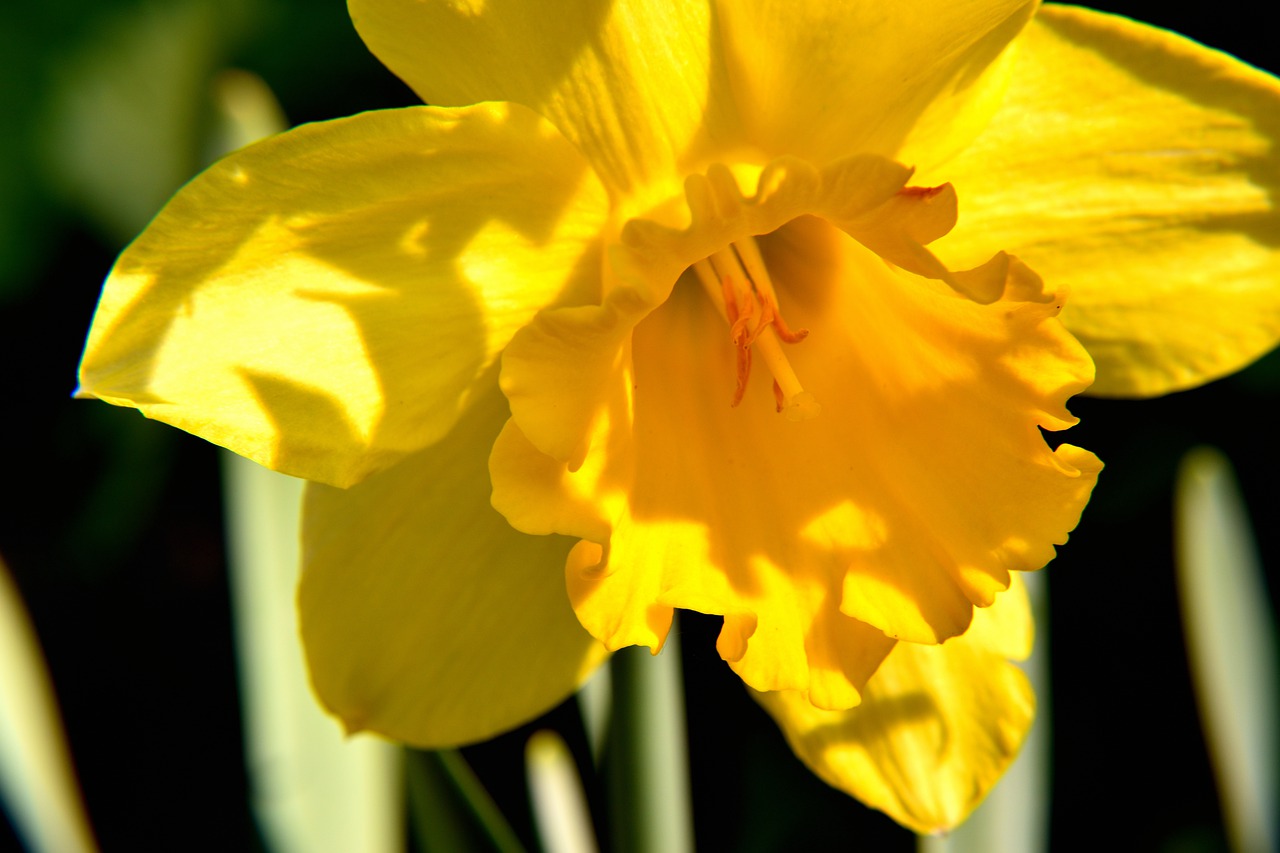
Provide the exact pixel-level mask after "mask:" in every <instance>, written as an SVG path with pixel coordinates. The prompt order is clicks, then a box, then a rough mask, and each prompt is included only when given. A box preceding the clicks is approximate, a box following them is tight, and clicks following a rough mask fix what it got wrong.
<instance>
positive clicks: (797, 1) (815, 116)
mask: <svg viewBox="0 0 1280 853" xmlns="http://www.w3.org/2000/svg"><path fill="white" fill-rule="evenodd" d="M1034 8H1035V4H1034V3H1029V2H1026V0H980V2H964V3H951V2H925V3H909V4H907V3H876V2H860V3H832V2H830V0H756V1H755V2H725V3H719V4H717V6H716V9H717V12H718V13H719V15H718V17H719V24H720V27H721V30H722V32H723V33H724V36H723V38H724V44H725V48H724V50H725V52H726V54H727V55H728V57H729V61H728V67H729V73H730V75H731V80H732V82H733V88H734V91H735V93H736V95H737V97H738V101H739V104H740V112H741V115H742V117H743V122H744V123H745V124H746V125H747V133H748V136H749V138H750V140H751V141H752V143H753V144H754V145H755V146H757V147H758V148H760V149H762V150H763V151H765V152H766V153H767V154H768V155H770V156H777V155H780V154H792V155H796V156H799V157H802V158H804V159H806V160H809V161H811V162H814V163H819V164H822V163H828V162H830V161H832V160H835V159H837V158H839V157H844V156H848V155H850V154H853V153H856V152H859V151H862V152H871V153H878V154H883V155H886V156H892V155H894V154H895V153H896V152H903V153H902V154H901V156H899V157H898V158H897V159H900V160H903V161H904V162H906V163H907V164H908V165H921V164H927V163H929V162H933V161H934V160H936V159H938V158H939V157H940V156H942V154H943V153H944V152H946V151H948V150H949V149H950V148H951V147H953V146H954V144H955V143H957V142H961V141H967V139H968V138H970V137H972V136H973V135H974V134H975V133H976V132H977V130H978V129H979V128H980V127H981V126H982V125H983V124H984V123H985V122H986V120H987V119H988V118H989V116H990V113H991V111H992V110H993V109H994V108H995V105H996V102H997V101H998V97H999V95H1000V94H1001V93H1002V92H1003V86H1004V77H1005V75H1006V74H1007V71H1008V69H1007V67H1005V66H1004V64H1003V63H1000V62H997V61H996V60H997V59H998V58H999V57H1000V55H1001V51H1002V50H1003V49H1004V47H1005V46H1006V45H1007V44H1008V43H1009V41H1010V40H1011V39H1012V38H1013V37H1014V36H1015V35H1016V34H1017V33H1018V31H1019V30H1020V29H1021V28H1022V27H1023V26H1024V25H1025V24H1026V22H1027V20H1028V19H1029V18H1030V17H1031V13H1032V10H1033V9H1034ZM993 63H994V65H993ZM987 71H990V72H992V73H990V74H988V73H986V72H987ZM909 134H910V137H911V141H910V142H904V141H905V140H906V139H907V137H908V135H909Z"/></svg>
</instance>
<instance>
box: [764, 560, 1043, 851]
mask: <svg viewBox="0 0 1280 853" xmlns="http://www.w3.org/2000/svg"><path fill="white" fill-rule="evenodd" d="M1030 641H1031V615H1030V612H1029V610H1028V608H1027V604H1026V595H1025V592H1024V590H1023V588H1022V585H1021V584H1016V585H1015V586H1014V587H1012V588H1011V589H1010V590H1009V592H1006V593H1003V594H1001V595H1000V597H999V598H998V599H997V600H996V604H995V605H994V606H992V607H991V608H989V609H985V610H980V611H978V614H977V615H976V616H975V617H974V624H973V628H972V629H971V630H970V631H969V632H968V633H966V634H965V635H964V636H962V637H956V638H954V639H952V640H949V641H947V642H946V643H944V644H942V645H941V646H920V645H915V644H913V643H898V645H897V646H895V647H894V650H893V652H892V653H891V654H890V655H889V657H888V658H887V659H886V660H885V662H884V663H883V664H881V666H880V669H879V670H877V671H876V674H875V675H874V676H872V678H871V680H870V681H869V682H868V683H867V686H866V687H865V688H864V690H863V703H862V705H860V706H859V707H857V708H854V709H852V710H849V711H825V710H822V709H820V708H815V707H814V706H813V705H812V704H811V703H809V702H807V701H806V700H805V697H804V696H803V694H800V693H795V692H783V693H754V692H753V695H754V696H755V698H756V700H757V701H758V702H760V704H761V705H763V706H764V707H765V708H766V709H767V710H768V711H769V713H770V714H772V715H773V718H774V719H775V720H777V722H778V725H779V726H781V728H782V731H783V733H784V734H785V735H786V737H787V741H788V743H790V744H791V747H792V749H794V750H795V752H796V755H798V756H800V758H801V759H803V760H804V762H805V763H806V764H807V765H809V767H810V768H811V769H812V770H813V771H814V772H815V773H817V774H818V775H819V776H821V777H822V778H823V779H825V780H826V781H827V782H828V783H830V784H832V785H834V786H835V787H837V788H839V789H841V790H843V791H845V792H847V793H849V794H851V795H853V796H855V797H857V798H858V799H860V800H862V801H863V802H864V803H866V804H867V805H869V806H871V807H872V808H877V809H880V810H881V811H884V812H886V813H887V814H888V815H889V816H890V817H892V818H893V819H894V820H896V821H898V822H899V823H901V824H902V825H904V826H906V827H908V828H910V829H913V830H915V831H916V832H919V833H922V834H923V833H932V832H942V831H945V830H948V829H950V828H952V827H954V826H955V825H956V824H958V823H960V822H961V821H963V820H964V819H965V817H967V816H968V814H969V812H971V811H972V810H973V809H974V808H975V807H976V806H977V805H978V803H979V802H981V801H982V798H983V797H984V796H985V795H986V793H987V791H988V790H989V789H990V788H991V786H992V785H994V784H995V783H996V781H997V780H998V779H999V778H1000V776H1001V774H1003V773H1004V771H1005V768H1006V767H1008V765H1009V763H1010V762H1012V761H1013V759H1014V757H1015V756H1016V755H1017V752H1018V748H1019V747H1020V746H1021V744H1022V740H1023V738H1024V737H1025V736H1026V733H1027V730H1028V729H1029V728H1030V726H1031V721H1032V717H1033V712H1034V709H1035V696H1034V694H1033V693H1032V691H1031V686H1030V684H1029V683H1028V682H1027V679H1026V676H1025V675H1023V673H1022V672H1021V670H1019V669H1018V668H1017V667H1016V666H1014V665H1013V664H1011V663H1009V661H1008V658H1018V657H1022V656H1024V655H1025V654H1026V653H1027V651H1029V647H1030Z"/></svg>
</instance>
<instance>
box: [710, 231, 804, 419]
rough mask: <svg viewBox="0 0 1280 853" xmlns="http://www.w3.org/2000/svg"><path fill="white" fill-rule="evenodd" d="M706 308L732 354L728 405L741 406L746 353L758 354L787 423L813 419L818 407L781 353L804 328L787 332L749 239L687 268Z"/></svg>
mask: <svg viewBox="0 0 1280 853" xmlns="http://www.w3.org/2000/svg"><path fill="white" fill-rule="evenodd" d="M693 271H694V273H695V274H696V275H697V277H698V281H700V282H701V283H702V286H703V288H704V289H705V290H706V291H707V295H708V296H709V297H710V298H711V303H712V304H713V305H715V306H716V310H718V311H719V312H720V316H721V317H723V318H724V319H725V322H727V323H728V324H729V339H730V340H731V341H732V342H733V347H734V349H735V351H736V355H737V367H738V369H737V385H736V387H735V388H734V391H733V400H732V403H731V405H733V406H737V405H738V404H739V403H740V402H742V395H743V394H744V393H745V392H746V390H747V379H748V378H749V377H750V376H751V353H752V350H753V349H758V350H759V351H760V355H761V356H762V357H763V358H764V361H765V364H766V365H768V368H769V372H770V373H771V374H773V397H774V400H775V401H776V403H777V406H778V411H779V412H781V413H783V414H785V415H786V416H787V420H791V421H803V420H808V419H809V418H812V417H816V416H817V415H818V413H819V412H821V411H822V406H821V405H819V404H818V401H817V400H815V399H814V397H813V394H811V393H809V392H808V391H806V390H804V388H803V386H801V384H800V380H799V379H797V378H796V373H795V371H794V370H792V368H791V363H790V362H789V361H787V357H786V355H784V354H783V352H782V343H783V342H785V343H788V344H798V343H800V342H801V341H803V340H804V339H805V338H806V337H807V336H808V335H809V330H808V329H800V330H799V331H792V330H791V328H790V327H789V326H788V325H787V323H786V321H785V320H783V319H782V313H781V312H780V311H779V309H778V295H777V292H776V291H775V290H774V288H773V282H772V280H771V279H770V278H769V271H768V269H766V268H765V265H764V258H762V257H761V256H760V249H759V247H758V246H756V241H755V240H753V239H752V238H751V237H744V238H742V239H740V240H735V241H734V242H732V243H730V244H729V245H728V246H726V247H725V248H723V249H721V250H720V251H718V252H716V253H715V254H713V255H710V256H709V257H706V258H703V259H702V260H700V261H698V262H697V263H696V264H694V265H693Z"/></svg>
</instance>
